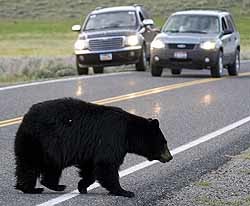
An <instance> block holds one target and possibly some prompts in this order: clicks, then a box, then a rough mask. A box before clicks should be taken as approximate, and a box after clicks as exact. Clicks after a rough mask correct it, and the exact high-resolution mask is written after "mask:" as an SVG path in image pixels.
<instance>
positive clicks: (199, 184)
mask: <svg viewBox="0 0 250 206" xmlns="http://www.w3.org/2000/svg"><path fill="white" fill-rule="evenodd" d="M195 185H196V186H199V187H210V186H211V183H210V182H207V181H199V182H196V183H195Z"/></svg>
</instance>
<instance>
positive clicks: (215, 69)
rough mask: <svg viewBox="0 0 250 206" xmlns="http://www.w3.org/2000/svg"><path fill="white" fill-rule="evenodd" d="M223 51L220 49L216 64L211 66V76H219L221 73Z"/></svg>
mask: <svg viewBox="0 0 250 206" xmlns="http://www.w3.org/2000/svg"><path fill="white" fill-rule="evenodd" d="M223 69H224V65H223V53H222V52H221V51H220V53H219V57H218V60H217V64H216V65H215V66H214V67H212V68H211V76H212V77H216V78H220V77H221V76H222V75H223Z"/></svg>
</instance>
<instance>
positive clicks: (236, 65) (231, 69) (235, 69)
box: [228, 50, 240, 76]
mask: <svg viewBox="0 0 250 206" xmlns="http://www.w3.org/2000/svg"><path fill="white" fill-rule="evenodd" d="M234 58H235V59H234V62H233V64H230V65H228V74H229V75H230V76H236V75H238V73H239V70H240V51H239V50H237V51H236V52H235V57H234Z"/></svg>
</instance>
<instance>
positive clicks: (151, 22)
mask: <svg viewBox="0 0 250 206" xmlns="http://www.w3.org/2000/svg"><path fill="white" fill-rule="evenodd" d="M142 23H143V25H144V26H152V25H154V21H153V20H152V19H144V20H143V22H142Z"/></svg>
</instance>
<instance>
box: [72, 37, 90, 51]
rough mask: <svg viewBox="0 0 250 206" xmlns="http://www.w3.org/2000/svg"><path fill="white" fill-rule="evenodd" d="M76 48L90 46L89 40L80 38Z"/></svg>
mask: <svg viewBox="0 0 250 206" xmlns="http://www.w3.org/2000/svg"><path fill="white" fill-rule="evenodd" d="M74 48H75V50H83V49H87V48H88V41H87V40H81V39H78V40H77V41H76V42H75V45H74Z"/></svg>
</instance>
